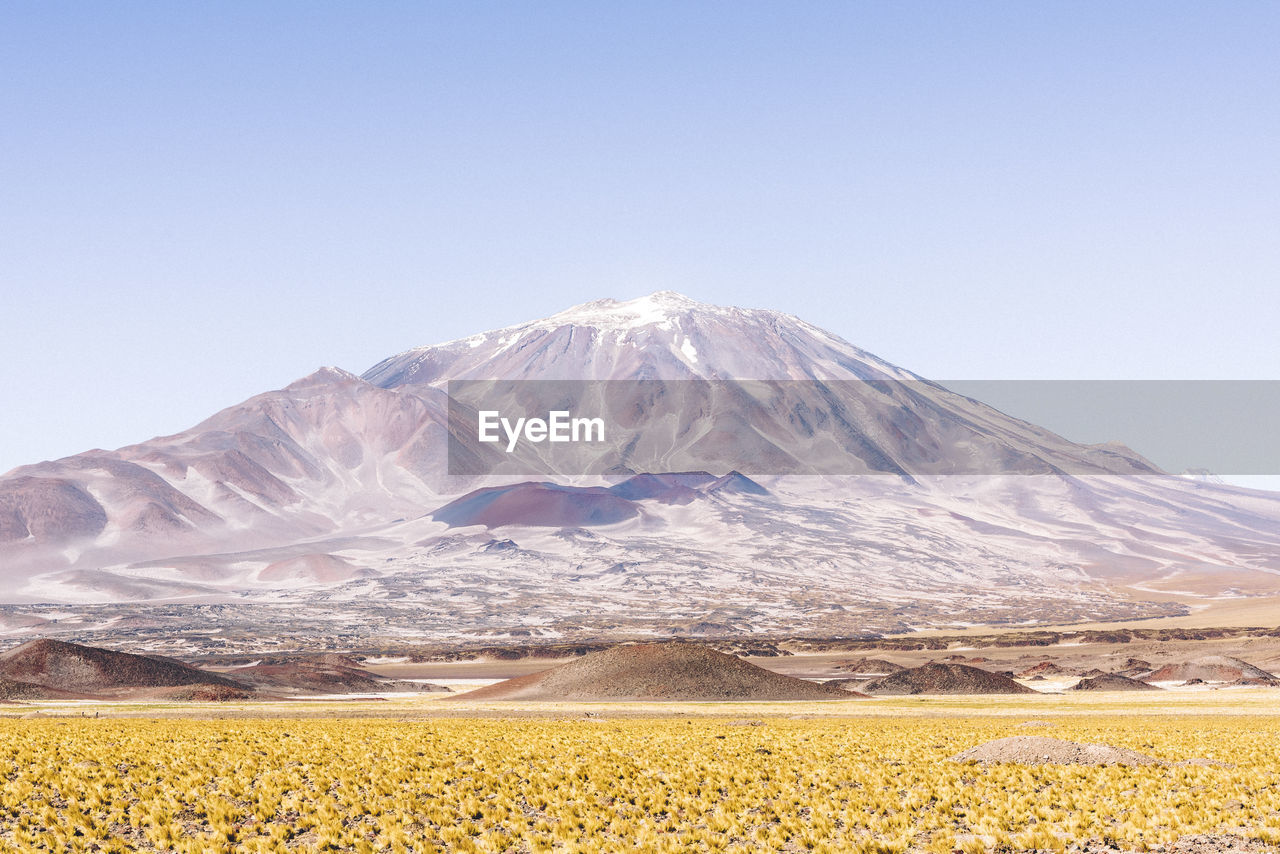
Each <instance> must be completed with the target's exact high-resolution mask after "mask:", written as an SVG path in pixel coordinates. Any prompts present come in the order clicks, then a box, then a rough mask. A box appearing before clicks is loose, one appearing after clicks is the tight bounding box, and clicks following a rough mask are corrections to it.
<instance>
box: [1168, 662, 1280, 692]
mask: <svg viewBox="0 0 1280 854" xmlns="http://www.w3.org/2000/svg"><path fill="white" fill-rule="evenodd" d="M1192 679H1199V680H1202V681H1204V682H1243V683H1244V684H1249V685H1280V679H1276V677H1275V676H1273V675H1272V674H1270V673H1268V672H1267V671H1265V670H1263V669H1262V668H1261V667H1256V666H1254V665H1252V664H1250V663H1249V662H1247V661H1241V660H1240V659H1238V658H1232V657H1231V656H1229V655H1206V656H1204V657H1203V658H1197V659H1195V660H1193V661H1183V662H1176V663H1173V664H1166V665H1164V666H1163V667H1161V668H1160V669H1158V670H1156V671H1154V672H1152V673H1149V674H1147V675H1146V676H1144V677H1143V680H1144V681H1146V682H1186V681H1190V680H1192Z"/></svg>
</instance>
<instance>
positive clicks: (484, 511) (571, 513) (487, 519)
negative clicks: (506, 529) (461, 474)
mask: <svg viewBox="0 0 1280 854" xmlns="http://www.w3.org/2000/svg"><path fill="white" fill-rule="evenodd" d="M639 514H640V508H639V506H638V505H636V504H635V503H634V502H632V501H628V500H627V499H625V498H621V497H619V496H617V495H615V494H613V493H612V492H610V491H609V490H607V489H605V488H604V487H600V486H584V487H575V486H561V485H559V484H554V483H534V482H525V483H515V484H511V485H509V486H490V487H485V488H483V489H477V490H475V491H474V492H468V493H467V494H466V495H464V496H462V497H461V498H458V499H455V500H453V501H451V502H449V503H448V504H446V505H444V506H443V507H441V508H440V509H438V510H436V511H435V512H434V513H432V514H431V518H432V519H434V520H436V521H437V522H444V523H445V524H446V525H448V526H449V527H451V528H458V527H468V526H470V525H483V526H484V527H486V528H500V527H502V526H504V525H533V526H537V527H550V528H585V527H590V526H593V525H612V524H614V523H615V522H623V521H626V520H627V519H631V518H633V517H635V516H638V515H639Z"/></svg>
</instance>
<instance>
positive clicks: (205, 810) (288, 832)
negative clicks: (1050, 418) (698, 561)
mask: <svg viewBox="0 0 1280 854" xmlns="http://www.w3.org/2000/svg"><path fill="white" fill-rule="evenodd" d="M773 647H774V649H772V650H769V651H776V652H780V653H784V654H773V655H766V656H759V657H753V658H751V662H752V663H753V664H755V665H760V666H763V667H764V668H767V671H761V672H760V673H757V671H756V670H755V668H754V667H752V666H751V665H750V664H746V663H744V662H743V661H742V660H740V659H737V658H733V659H729V658H728V657H727V656H724V657H720V654H719V653H715V652H710V651H708V650H707V649H706V647H703V646H701V645H698V644H693V643H688V642H684V643H678V644H670V645H661V646H637V647H625V648H623V652H619V651H618V650H617V649H616V648H615V649H614V650H610V651H607V652H604V653H601V652H595V653H590V654H588V655H587V656H584V657H581V658H573V659H568V658H548V657H546V655H554V654H555V653H556V652H557V651H556V650H554V649H550V650H529V649H505V650H504V649H490V650H488V651H486V652H485V653H484V654H483V655H480V656H478V657H468V656H469V655H471V654H470V653H466V652H457V653H454V654H443V653H442V652H441V651H440V650H434V651H432V652H430V653H425V654H424V653H423V652H422V651H418V653H416V654H412V653H411V654H405V655H401V656H394V655H387V654H378V655H369V656H365V657H364V658H363V659H362V660H361V659H360V658H359V657H358V656H356V657H353V660H356V661H358V663H359V665H360V667H359V669H361V670H363V671H364V672H366V673H368V674H373V675H374V676H375V677H382V678H388V679H393V680H401V681H397V682H394V683H393V682H390V681H388V682H387V684H388V686H390V685H392V684H395V685H396V686H397V688H398V689H399V690H394V691H391V690H389V691H386V692H382V693H364V694H334V693H317V692H315V691H312V692H299V693H297V694H289V693H288V692H283V693H282V692H280V691H277V692H276V693H275V694H274V695H272V697H271V698H270V699H259V698H257V697H256V696H252V695H250V696H249V697H248V698H247V699H232V700H226V701H221V702H189V701H173V700H165V699H155V698H152V699H145V698H139V697H138V696H137V695H136V694H134V695H131V694H128V693H127V692H125V693H121V694H120V695H119V696H118V697H115V698H110V697H108V698H106V699H103V698H98V699H54V700H50V699H27V700H22V701H17V702H15V701H10V702H9V703H7V704H5V705H0V733H3V737H2V738H0V763H2V764H3V771H2V772H0V773H3V775H4V776H3V780H0V850H4V851H15V852H18V851H21V852H26V851H71V852H81V851H84V852H93V851H103V852H126V851H147V852H151V851H155V852H161V851H178V852H241V851H243V852H286V851H287V852H321V851H355V852H376V851H389V852H435V851H459V852H503V851H506V852H542V851H564V852H572V851H579V852H591V851H672V852H676V851H742V852H746V851H783V852H804V851H819V852H846V851H849V852H854V851H868V852H891V851H893V852H897V851H902V852H909V851H930V852H939V854H945V852H954V851H961V852H978V851H1022V850H1037V851H1063V850H1071V851H1110V850H1124V851H1128V850H1133V851H1143V850H1160V851H1186V852H1212V851H1267V850H1275V847H1276V846H1277V844H1280V741H1278V740H1277V738H1276V733H1277V729H1278V725H1280V687H1277V686H1275V685H1266V684H1256V683H1257V682H1265V681H1266V680H1265V679H1256V680H1253V681H1254V683H1255V684H1232V682H1239V681H1240V680H1238V679H1237V680H1226V679H1224V678H1217V679H1214V678H1210V679H1201V678H1199V677H1196V676H1194V675H1192V677H1191V678H1190V679H1187V678H1180V677H1184V676H1187V675H1188V674H1195V673H1200V674H1202V675H1205V676H1211V677H1225V676H1230V675H1231V674H1230V673H1228V672H1225V671H1224V670H1223V669H1222V668H1223V667H1224V666H1227V667H1230V666H1233V665H1231V664H1230V663H1231V662H1233V661H1238V660H1239V659H1244V660H1245V661H1247V662H1249V663H1250V664H1254V665H1258V670H1259V671H1260V672H1265V673H1270V672H1272V671H1275V670H1277V669H1280V632H1277V631H1275V630H1261V629H1239V628H1237V629H1228V630H1212V629H1182V628H1179V627H1177V626H1167V627H1165V628H1161V629H1155V628H1145V629H1144V628H1136V629H1129V630H1125V629H1116V628H1114V627H1108V628H1107V629H1105V630H1103V629H1099V630H1093V631H1079V630H1069V629H1068V630H1061V631H1059V632H1044V631H1035V632H1022V633H1005V634H993V633H985V634H984V633H981V632H979V631H977V630H975V631H973V632H969V633H963V634H958V635H952V636H923V637H914V636H913V637H909V638H891V639H887V640H885V641H882V642H874V641H863V642H857V643H850V642H829V641H813V640H807V641H805V640H791V641H782V642H779V643H777V644H774V645H773ZM647 650H649V651H655V652H652V653H651V652H648V651H647ZM786 653H789V654H786ZM609 656H612V658H610V657H609ZM414 658H418V659H423V658H427V659H431V658H434V659H437V660H417V661H415V660H411V659H414ZM592 662H594V664H593V663H592ZM928 662H932V664H929V665H928V667H926V668H925V669H924V670H921V671H916V670H915V668H918V667H920V666H922V665H925V664H926V663H928ZM195 663H197V664H201V665H203V666H204V667H205V668H206V669H209V670H215V671H218V672H221V673H224V674H234V673H235V672H236V670H238V669H241V668H244V667H245V666H246V664H252V662H242V663H235V662H230V663H229V662H225V661H223V662H217V661H204V662H195ZM1224 663H1225V664H1224ZM557 666H559V667H558V670H555V671H552V673H557V672H558V673H560V676H558V677H552V676H546V677H544V676H539V675H537V674H540V673H542V672H543V671H546V670H547V668H551V667H557ZM571 668H576V669H571ZM672 668H674V670H672ZM929 668H934V670H929ZM946 668H950V669H949V670H948V669H946ZM1162 668H1163V670H1162ZM969 669H973V670H972V671H971V670H969ZM871 670H881V671H893V672H896V673H898V674H902V673H908V674H909V673H915V672H920V673H925V672H932V673H934V674H935V678H940V679H941V681H940V682H937V681H935V682H928V683H926V684H924V687H925V688H928V689H934V690H938V691H947V690H961V691H972V690H974V688H973V687H972V685H967V683H963V680H961V681H960V682H956V681H955V680H953V679H952V677H953V676H954V675H955V674H961V673H971V672H978V673H979V674H980V675H979V677H978V678H979V681H980V682H981V684H982V685H985V684H987V683H986V682H982V680H984V679H986V678H988V676H989V677H990V678H991V679H992V680H997V681H992V682H991V683H990V684H991V685H1003V684H1005V683H1004V682H1003V681H999V680H1006V677H1005V676H1004V675H1002V674H1008V673H1012V674H1014V676H1015V677H1016V678H1015V679H1013V680H1010V682H1011V684H1014V685H1015V686H1021V688H1022V689H1023V690H1025V693H1008V694H974V693H958V694H948V693H919V694H892V693H891V694H885V693H877V691H878V690H879V689H877V688H876V687H875V686H876V683H877V678H879V679H884V678H886V675H892V674H886V675H882V676H880V677H872V676H871V674H870V673H869V672H868V671H871ZM1117 672H1128V673H1132V674H1134V675H1136V676H1145V677H1146V678H1147V679H1148V680H1149V681H1150V682H1151V683H1152V685H1153V687H1152V688H1150V689H1146V690H1097V691H1083V690H1072V686H1073V685H1075V684H1076V683H1078V682H1079V681H1080V680H1081V678H1082V676H1081V674H1088V673H1108V674H1109V673H1117ZM1250 672H1253V671H1250ZM725 673H730V674H731V675H730V676H728V677H725V676H723V674H725ZM565 674H568V675H565ZM717 674H719V675H717ZM735 674H736V675H735ZM937 674H941V676H938V675H937ZM981 674H987V676H982V675H981ZM1152 675H1156V676H1161V675H1163V676H1172V677H1174V678H1172V679H1169V678H1166V679H1151V676H1152ZM1246 675H1247V674H1246ZM1037 677H1038V678H1037ZM509 678H510V679H513V680H514V681H513V682H511V683H506V682H503V681H502V680H506V679H509ZM1086 678H1087V677H1086ZM791 679H803V680H807V681H806V682H805V683H804V684H805V685H808V686H815V688H820V687H821V686H820V683H825V682H829V681H831V680H837V679H838V680H849V679H852V680H854V681H852V682H846V683H845V690H846V694H845V695H837V694H836V692H834V689H832V688H830V687H828V689H827V690H828V691H830V692H831V696H832V698H831V699H808V700H778V699H773V700H736V699H732V698H731V697H732V696H753V692H754V695H761V692H764V694H769V693H770V692H774V693H775V694H776V692H777V691H779V690H782V691H783V693H785V690H788V689H786V686H788V685H791V684H792V683H791V681H790V680H791ZM402 680H425V682H426V683H430V684H431V685H434V686H442V685H443V686H446V687H449V688H450V690H449V691H447V692H444V691H439V690H434V691H426V692H419V691H413V690H404V689H405V688H406V687H408V688H412V687H413V685H414V684H419V685H422V686H423V687H425V683H406V682H405V681H402ZM779 680H782V681H779ZM948 680H951V681H948ZM1133 681H1135V682H1136V681H1139V680H1136V679H1135V680H1133ZM1244 681H1245V682H1249V681H1250V680H1248V679H1245V680H1244ZM832 684H833V685H835V684H840V683H832ZM1142 684H1146V683H1142ZM485 686H491V687H485ZM510 686H514V687H510ZM548 686H549V687H548ZM779 686H781V688H780V687H779ZM918 687H919V686H917V688H918ZM980 687H981V685H980ZM1104 687H1107V686H1104ZM855 688H865V689H866V690H867V691H869V692H872V693H871V695H866V694H864V692H862V691H859V692H857V693H853V692H850V691H849V690H848V689H855ZM808 690H810V688H803V689H802V694H803V693H804V692H806V691H808ZM907 690H914V689H907ZM997 690H1001V689H999V688H997ZM471 691H475V693H474V694H473V695H472V698H471V699H468V693H469V692H471ZM717 691H721V692H725V693H726V694H727V695H730V696H729V697H728V698H721V699H700V700H688V699H680V698H681V697H688V696H692V695H696V694H698V693H699V692H701V693H705V694H714V693H715V692H717ZM504 692H505V693H504ZM539 692H541V693H539ZM557 692H558V693H557ZM584 692H585V693H584ZM620 692H621V693H620ZM593 694H594V695H599V696H598V698H597V699H594V700H587V699H581V697H583V696H588V695H593ZM512 696H515V697H517V698H516V699H504V697H512ZM282 697H283V698H285V699H282ZM518 697H524V699H519V698H518ZM664 697H666V699H664ZM575 698H577V699H575ZM1009 739H1012V740H1009Z"/></svg>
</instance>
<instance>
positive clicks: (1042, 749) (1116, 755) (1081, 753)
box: [951, 735, 1162, 765]
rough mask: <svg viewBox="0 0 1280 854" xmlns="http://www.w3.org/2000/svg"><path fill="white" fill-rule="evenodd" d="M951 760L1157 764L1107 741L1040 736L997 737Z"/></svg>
mask: <svg viewBox="0 0 1280 854" xmlns="http://www.w3.org/2000/svg"><path fill="white" fill-rule="evenodd" d="M951 760H952V761H953V762H1012V763H1018V764H1020V765H1159V764H1162V763H1161V762H1160V760H1159V759H1156V758H1155V757H1152V756H1147V755H1146V754H1145V753H1139V752H1138V751H1136V750H1129V749H1128V748H1124V747H1112V746H1111V745H1108V744H1083V743H1081V742H1078V741H1065V740H1063V739H1060V738H1046V737H1045V736H1041V735H1015V736H1010V737H1009V738H997V739H996V740H995V741H988V742H986V743H985V744H979V745H978V746H977V747H971V748H969V749H968V750H965V751H962V752H960V753H957V754H956V755H955V756H952V757H951Z"/></svg>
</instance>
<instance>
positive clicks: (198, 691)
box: [151, 685, 258, 703]
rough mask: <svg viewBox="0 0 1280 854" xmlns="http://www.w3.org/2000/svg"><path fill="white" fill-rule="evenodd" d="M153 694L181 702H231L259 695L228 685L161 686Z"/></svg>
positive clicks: (158, 697) (156, 697)
mask: <svg viewBox="0 0 1280 854" xmlns="http://www.w3.org/2000/svg"><path fill="white" fill-rule="evenodd" d="M151 696H153V697H155V699H157V700H174V701H177V702H181V703H229V702H232V701H234V700H253V699H256V698H258V695H257V694H256V693H255V692H254V691H253V690H252V689H250V688H232V687H230V686H228V685H183V686H182V687H180V688H159V689H156V690H155V691H154V692H152V694H151Z"/></svg>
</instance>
